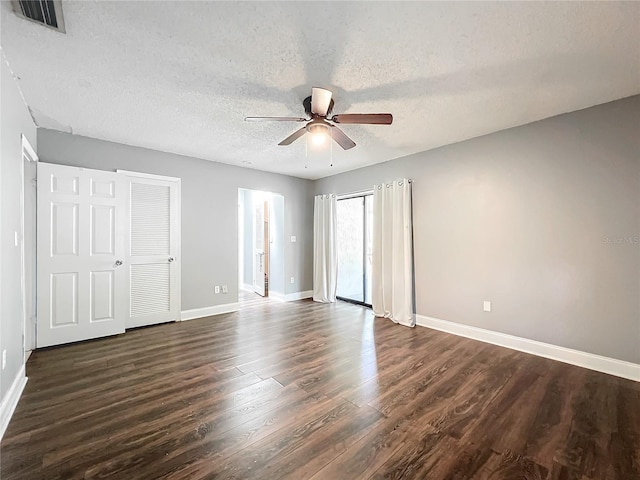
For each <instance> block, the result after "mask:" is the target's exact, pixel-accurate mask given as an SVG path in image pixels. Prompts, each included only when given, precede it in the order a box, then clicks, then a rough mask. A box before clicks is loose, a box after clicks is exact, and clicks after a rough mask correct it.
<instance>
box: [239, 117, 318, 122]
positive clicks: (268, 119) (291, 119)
mask: <svg viewBox="0 0 640 480" xmlns="http://www.w3.org/2000/svg"><path fill="white" fill-rule="evenodd" d="M244 121H245V122H306V121H308V119H306V118H301V117H244Z"/></svg>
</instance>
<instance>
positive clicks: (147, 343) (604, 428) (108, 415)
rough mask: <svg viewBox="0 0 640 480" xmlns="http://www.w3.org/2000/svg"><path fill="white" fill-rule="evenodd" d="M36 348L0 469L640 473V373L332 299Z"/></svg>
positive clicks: (299, 476) (50, 475) (81, 473)
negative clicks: (596, 366)
mask: <svg viewBox="0 0 640 480" xmlns="http://www.w3.org/2000/svg"><path fill="white" fill-rule="evenodd" d="M248 298H250V300H249V301H248V303H247V305H246V306H245V307H243V308H242V309H241V310H240V311H239V312H234V313H229V314H224V315H219V316H216V317H206V318H202V319H196V320H191V321H189V322H177V323H172V324H164V325H158V326H153V327H145V328H139V329H134V330H131V331H128V332H127V333H126V334H124V335H118V336H114V337H110V338H105V339H99V340H92V341H87V342H80V343H76V344H72V345H68V346H63V347H55V348H47V349H43V350H38V351H36V352H34V353H33V354H32V355H31V358H30V360H29V362H28V364H27V374H28V377H29V381H28V383H27V386H26V388H25V391H24V393H23V395H22V398H21V400H20V402H19V404H18V406H17V408H16V411H15V413H14V416H13V418H12V420H11V422H10V424H9V426H8V428H7V431H6V433H5V435H4V438H3V439H2V443H1V444H0V456H1V458H0V460H1V462H0V478H2V479H3V480H5V479H7V480H13V479H20V480H23V479H24V480H27V479H28V480H38V479H43V480H44V479H46V480H54V479H65V480H69V479H90V478H109V479H116V480H119V479H123V480H147V479H148V480H158V479H173V480H182V479H189V480H191V479H196V480H197V479H209V478H217V479H231V478H234V479H243V480H244V479H247V480H248V479H261V480H263V479H264V480H272V479H274V480H275V479H291V480H304V479H309V478H312V479H313V480H325V479H326V480H351V479H353V480H361V479H362V480H365V479H369V478H374V479H383V478H384V479H393V478H395V479H402V480H413V479H416V480H418V479H420V480H422V479H425V478H426V479H429V480H461V479H469V480H482V479H487V480H489V479H491V480H507V479H508V480H512V479H516V478H520V479H526V480H561V479H562V480H596V479H597V480H635V479H640V383H638V382H631V381H628V380H624V379H620V378H616V377H611V376H609V375H604V374H600V373H596V372H593V371H589V370H585V369H581V368H578V367H573V366H570V365H566V364H562V363H558V362H554V361H552V360H547V359H544V358H539V357H534V356H531V355H527V354H524V353H520V352H515V351H512V350H507V349H504V348H501V347H496V346H493V345H488V344H484V343H480V342H475V341H473V340H469V339H466V338H461V337H456V336H453V335H448V334H446V333H442V332H438V331H435V330H430V329H426V328H415V329H409V328H405V327H402V326H398V325H396V324H394V323H393V322H391V321H389V320H384V319H375V318H374V317H373V315H372V314H371V311H370V310H368V309H365V308H362V307H358V306H354V305H350V304H346V303H343V302H338V303H336V304H320V303H315V302H312V301H308V300H304V301H299V302H289V303H282V302H274V301H269V300H268V299H267V300H264V299H263V300H260V299H259V298H255V297H254V296H251V295H250V294H249V295H248Z"/></svg>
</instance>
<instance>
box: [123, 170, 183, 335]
mask: <svg viewBox="0 0 640 480" xmlns="http://www.w3.org/2000/svg"><path fill="white" fill-rule="evenodd" d="M122 173H123V174H126V175H127V184H128V190H129V200H128V206H127V208H128V215H127V216H128V219H129V226H130V229H129V237H128V241H127V249H126V250H127V252H126V257H125V258H126V270H127V272H128V275H129V281H130V291H129V305H130V308H129V312H128V315H127V319H126V322H125V323H126V327H127V328H131V327H141V326H145V325H154V324H157V323H164V322H173V321H177V320H180V296H181V293H180V269H181V267H180V265H181V258H180V179H177V178H170V177H161V176H159V175H148V174H138V173H135V172H122Z"/></svg>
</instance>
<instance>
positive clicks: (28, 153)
mask: <svg viewBox="0 0 640 480" xmlns="http://www.w3.org/2000/svg"><path fill="white" fill-rule="evenodd" d="M38 160H39V158H38V154H37V153H36V151H35V150H34V148H33V147H32V146H31V143H29V140H28V139H27V137H25V136H24V134H22V158H21V162H20V179H21V187H20V240H21V242H20V257H21V258H20V265H21V273H20V287H21V292H22V348H23V354H24V360H25V361H26V360H27V358H29V355H30V354H31V352H32V351H33V350H34V349H35V348H36V322H37V308H36V310H35V311H33V312H29V309H27V301H29V302H30V303H31V305H35V304H36V302H35V296H36V278H27V277H30V272H27V265H26V254H25V217H26V210H25V194H26V192H25V180H26V179H25V168H24V167H25V163H26V162H37V161H38ZM36 178H37V174H36ZM34 195H35V190H34ZM36 205H37V203H36V202H33V203H32V205H31V207H32V208H31V211H30V212H29V213H30V214H31V216H32V218H33V219H34V220H35V218H36V212H35V210H36ZM29 241H30V245H31V246H33V248H32V249H30V250H31V251H32V252H36V251H37V248H36V239H35V238H29ZM36 261H37V259H36V258H35V257H34V258H33V262H34V266H35V264H36ZM27 280H29V281H30V282H31V284H32V286H33V292H32V294H33V295H32V296H33V298H30V299H27ZM29 313H32V315H31V316H30V315H29ZM32 323H33V325H32ZM27 333H29V335H28V336H27Z"/></svg>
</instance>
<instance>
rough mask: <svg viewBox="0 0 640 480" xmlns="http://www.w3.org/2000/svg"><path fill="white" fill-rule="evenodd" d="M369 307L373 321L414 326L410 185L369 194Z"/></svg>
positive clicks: (377, 189)
mask: <svg viewBox="0 0 640 480" xmlns="http://www.w3.org/2000/svg"><path fill="white" fill-rule="evenodd" d="M372 254H373V259H372V262H373V265H372V277H371V282H372V283H371V286H372V307H373V313H374V315H375V316H376V317H385V318H390V319H391V320H393V321H394V322H396V323H399V324H401V325H406V326H408V327H413V326H415V324H416V322H415V315H414V313H413V226H412V220H411V182H410V181H409V180H407V179H403V180H399V181H396V182H393V183H391V184H383V185H376V186H375V187H374V190H373V245H372Z"/></svg>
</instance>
